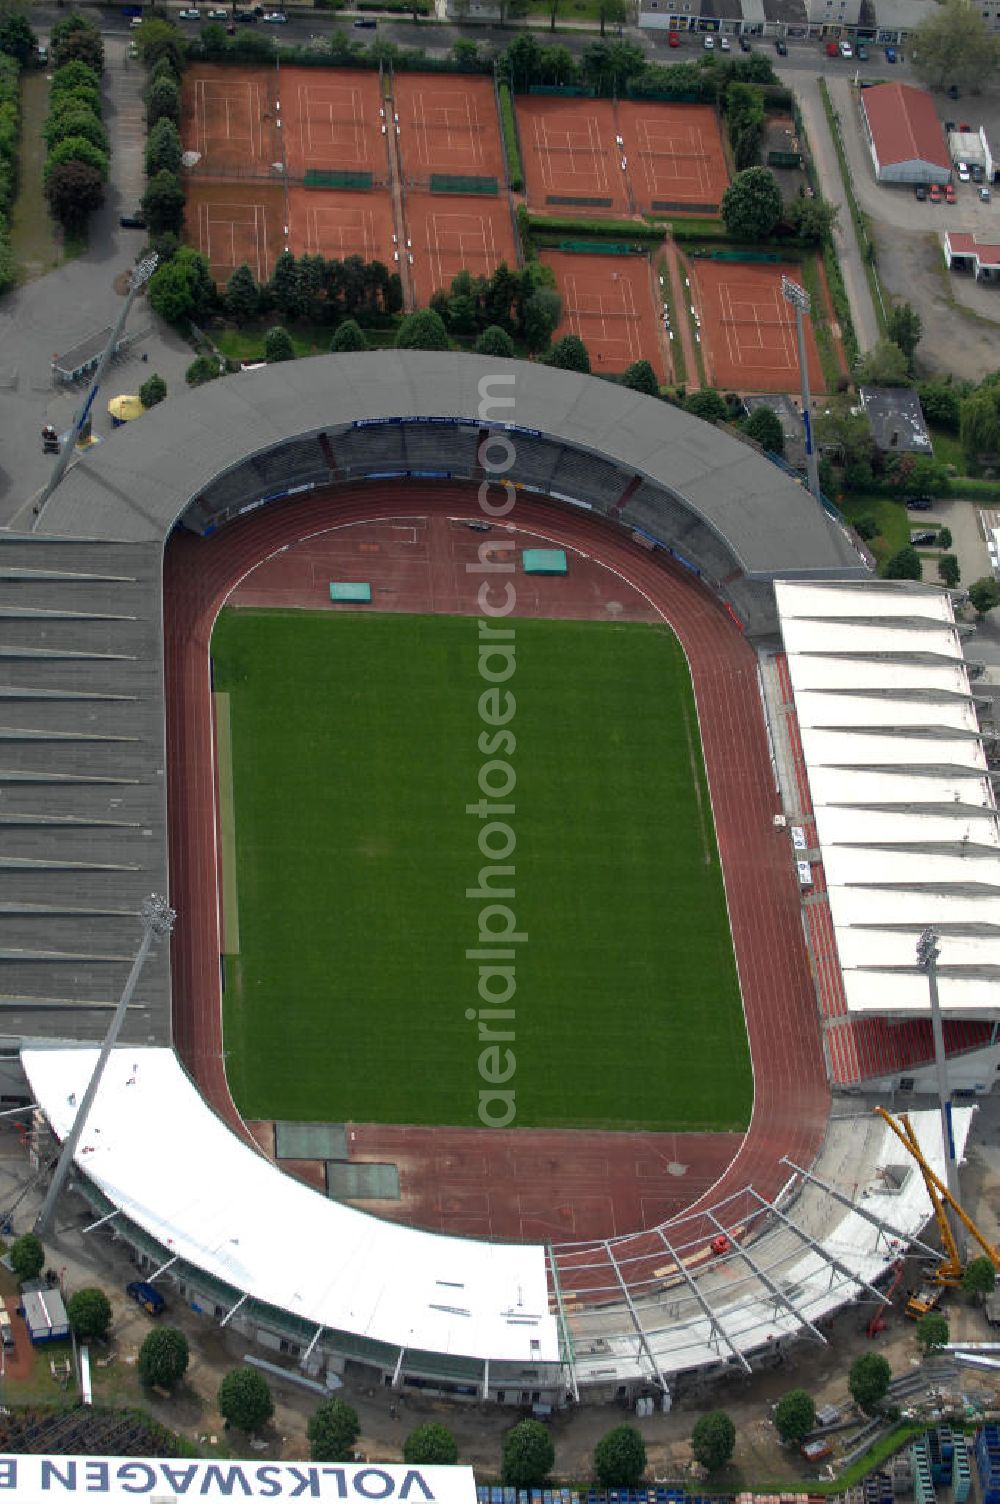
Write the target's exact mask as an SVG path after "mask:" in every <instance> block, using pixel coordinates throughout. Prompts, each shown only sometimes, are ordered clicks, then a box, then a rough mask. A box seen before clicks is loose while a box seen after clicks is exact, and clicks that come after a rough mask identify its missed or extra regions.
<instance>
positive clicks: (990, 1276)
mask: <svg viewBox="0 0 1000 1504" xmlns="http://www.w3.org/2000/svg"><path fill="white" fill-rule="evenodd" d="M996 1283H997V1272H996V1270H995V1269H994V1267H993V1260H992V1259H988V1258H987V1257H986V1255H985V1254H983V1255H981V1257H979V1258H977V1259H970V1260H969V1262H968V1263H967V1264H966V1266H965V1270H964V1271H963V1274H962V1289H963V1290H964V1291H965V1293H966V1295H972V1296H974V1297H975V1299H976V1300H982V1298H983V1297H984V1296H985V1295H992V1294H993V1291H994V1290H995V1289H996Z"/></svg>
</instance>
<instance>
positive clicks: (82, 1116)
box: [35, 893, 174, 1238]
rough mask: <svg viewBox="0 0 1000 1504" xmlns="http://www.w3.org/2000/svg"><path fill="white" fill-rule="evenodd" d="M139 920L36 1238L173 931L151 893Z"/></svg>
mask: <svg viewBox="0 0 1000 1504" xmlns="http://www.w3.org/2000/svg"><path fill="white" fill-rule="evenodd" d="M139 918H140V919H141V920H142V939H141V941H140V942H139V949H138V950H137V951H136V954H135V960H134V961H133V962H132V970H131V971H130V972H129V974H128V980H127V981H126V983H125V987H124V990H123V992H122V995H121V997H120V998H119V999H118V1006H117V1008H116V1009H115V1012H114V1017H113V1018H112V1020H111V1023H110V1026H109V1028H108V1032H107V1034H106V1035H105V1036H104V1043H103V1045H102V1046H101V1053H100V1054H99V1055H98V1057H97V1064H96V1065H95V1066H94V1069H93V1072H92V1074H91V1077H90V1080H89V1081H88V1082H87V1089H86V1091H85V1092H84V1094H83V1101H82V1102H81V1103H80V1106H79V1108H78V1109H77V1114H76V1117H75V1118H74V1119H73V1125H72V1127H71V1128H70V1130H69V1132H68V1133H67V1135H66V1137H65V1139H64V1140H63V1146H62V1149H61V1150H60V1153H59V1160H58V1163H57V1164H56V1168H55V1171H54V1173H53V1176H52V1181H51V1184H50V1185H49V1189H48V1191H47V1193H46V1196H45V1200H44V1202H43V1203H42V1209H41V1211H40V1212H39V1213H38V1217H37V1219H36V1221H35V1232H36V1233H37V1235H38V1237H40V1238H44V1237H45V1234H46V1233H47V1232H48V1230H49V1228H50V1227H51V1225H52V1217H53V1214H54V1212H55V1209H56V1202H57V1201H58V1200H59V1194H60V1192H61V1191H62V1188H63V1185H64V1183H65V1180H66V1176H67V1175H68V1174H69V1171H70V1167H71V1165H72V1163H73V1156H74V1155H75V1153H76V1150H77V1145H78V1144H79V1142H80V1138H81V1136H82V1134H83V1130H84V1128H85V1127H86V1126H87V1119H88V1117H89V1116H90V1109H91V1108H92V1107H93V1105H94V1098H95V1097H96V1096H97V1091H98V1088H99V1087H100V1084H101V1077H102V1076H103V1075H104V1068H105V1066H106V1065H107V1063H108V1060H109V1058H110V1055H111V1051H112V1050H113V1049H114V1047H115V1045H116V1044H117V1042H118V1035H119V1034H120V1033H121V1027H122V1024H123V1023H124V1021H125V1014H126V1011H127V1009H128V1005H129V1003H130V1002H131V1001H132V996H133V994H134V992H135V989H136V986H137V985H138V982H139V978H140V976H141V975H142V968H143V967H144V966H145V964H146V957H147V956H148V955H149V952H150V950H151V948H152V945H153V941H154V940H156V939H158V938H162V937H164V936H167V935H169V934H170V931H171V930H172V929H173V927H174V911H173V909H172V908H171V907H170V905H169V904H168V903H167V900H166V899H165V898H161V897H160V896H159V894H157V893H151V894H150V895H149V897H148V898H146V899H144V900H143V904H142V908H141V909H140V910H139Z"/></svg>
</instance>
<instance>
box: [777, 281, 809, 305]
mask: <svg viewBox="0 0 1000 1504" xmlns="http://www.w3.org/2000/svg"><path fill="white" fill-rule="evenodd" d="M781 296H782V297H783V298H784V300H785V302H786V303H791V304H792V305H793V306H794V307H796V308H801V309H802V312H803V313H808V312H809V309H810V308H811V306H812V304H811V301H810V298H809V294H808V293H807V292H806V290H805V288H804V287H800V286H799V284H798V282H793V281H792V279H791V277H782V279H781Z"/></svg>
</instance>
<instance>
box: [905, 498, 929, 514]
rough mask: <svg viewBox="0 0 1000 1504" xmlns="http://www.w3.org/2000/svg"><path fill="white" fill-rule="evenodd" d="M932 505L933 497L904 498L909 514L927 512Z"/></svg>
mask: <svg viewBox="0 0 1000 1504" xmlns="http://www.w3.org/2000/svg"><path fill="white" fill-rule="evenodd" d="M933 505H934V498H933V496H908V497H907V498H906V507H907V510H908V511H910V512H929V511H930V510H931V508H932V507H933Z"/></svg>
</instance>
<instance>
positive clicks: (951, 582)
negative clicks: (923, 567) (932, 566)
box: [937, 554, 962, 590]
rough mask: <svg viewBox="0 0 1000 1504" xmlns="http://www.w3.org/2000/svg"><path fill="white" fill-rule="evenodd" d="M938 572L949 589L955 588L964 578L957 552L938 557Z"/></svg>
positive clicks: (943, 583)
mask: <svg viewBox="0 0 1000 1504" xmlns="http://www.w3.org/2000/svg"><path fill="white" fill-rule="evenodd" d="M937 572H938V578H939V579H940V581H941V583H942V585H946V586H947V587H948V589H949V590H954V588H955V586H956V585H957V584H958V582H959V580H960V579H961V578H962V571H961V569H960V568H959V564H958V559H957V557H956V556H955V554H942V555H941V557H940V559H938V566H937Z"/></svg>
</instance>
